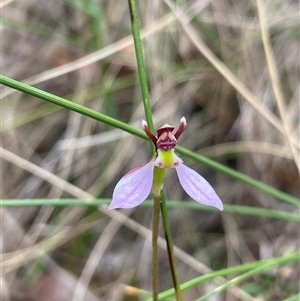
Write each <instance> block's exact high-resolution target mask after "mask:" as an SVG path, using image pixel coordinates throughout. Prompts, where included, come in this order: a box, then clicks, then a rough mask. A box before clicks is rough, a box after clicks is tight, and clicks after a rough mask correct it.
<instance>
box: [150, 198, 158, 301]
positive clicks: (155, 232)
mask: <svg viewBox="0 0 300 301" xmlns="http://www.w3.org/2000/svg"><path fill="white" fill-rule="evenodd" d="M159 203H160V198H159V197H157V196H154V204H153V225H152V296H153V301H157V300H158V282H159V281H158V279H159V277H158V262H159V260H158V245H157V240H158V232H159V209H160V207H159Z"/></svg>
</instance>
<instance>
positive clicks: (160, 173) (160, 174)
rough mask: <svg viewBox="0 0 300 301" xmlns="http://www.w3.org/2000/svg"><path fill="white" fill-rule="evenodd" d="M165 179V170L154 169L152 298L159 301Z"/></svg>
mask: <svg viewBox="0 0 300 301" xmlns="http://www.w3.org/2000/svg"><path fill="white" fill-rule="evenodd" d="M164 177H165V170H164V169H162V168H158V167H154V175H153V187H152V194H153V197H154V208H153V230H152V298H153V301H157V300H158V278H159V273H158V245H157V240H158V232H159V211H160V202H161V199H160V193H161V190H162V186H163V182H164Z"/></svg>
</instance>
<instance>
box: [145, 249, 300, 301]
mask: <svg viewBox="0 0 300 301" xmlns="http://www.w3.org/2000/svg"><path fill="white" fill-rule="evenodd" d="M299 256H300V253H299V252H294V253H291V254H288V255H284V256H280V257H275V258H271V259H265V260H258V261H254V262H250V263H244V264H241V265H236V266H233V267H229V268H225V269H222V270H218V271H213V272H211V273H208V274H205V275H202V276H199V277H197V278H194V279H192V280H190V281H188V282H186V283H183V284H182V285H181V286H180V288H181V291H186V290H188V289H190V288H193V287H195V286H197V285H199V284H201V283H205V282H207V281H210V280H214V279H216V278H218V277H223V276H229V275H231V274H236V273H244V272H248V271H250V270H251V271H253V270H254V269H257V268H259V267H261V266H264V268H265V269H266V267H265V266H266V265H268V268H271V267H273V266H276V265H279V264H287V263H289V262H294V261H299V258H300V257H299ZM174 293H175V291H174V289H173V288H172V289H169V290H166V291H164V292H162V293H160V294H159V295H158V300H165V299H167V298H170V297H171V296H173V295H174ZM145 301H152V300H151V298H148V299H146V300H145Z"/></svg>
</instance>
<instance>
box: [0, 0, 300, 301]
mask: <svg viewBox="0 0 300 301" xmlns="http://www.w3.org/2000/svg"><path fill="white" fill-rule="evenodd" d="M138 2H139V3H138V6H139V17H140V26H141V29H142V35H143V43H144V44H143V45H144V56H145V61H146V67H147V71H148V76H149V89H150V95H151V103H152V108H153V117H154V123H155V125H156V127H157V128H158V127H160V126H162V125H163V124H165V123H169V124H171V125H174V126H175V127H177V126H178V124H179V120H180V118H181V117H182V116H185V117H186V119H187V123H188V127H187V129H186V131H185V132H184V134H183V135H182V136H181V137H180V141H179V144H180V145H181V146H184V147H186V148H188V149H190V150H192V151H195V152H196V153H199V154H202V155H205V156H208V157H210V158H212V159H214V160H216V161H217V162H220V163H222V164H224V165H226V166H228V167H231V168H233V169H235V170H237V171H240V172H242V173H245V174H246V175H249V176H251V177H253V178H255V179H257V180H260V181H262V182H264V183H267V184H269V185H271V186H273V187H275V188H277V189H280V190H282V191H284V192H286V193H289V194H291V195H294V196H299V172H298V169H297V166H296V164H295V163H297V152H298V151H299V149H296V152H295V151H293V147H291V145H293V142H291V141H292V140H294V141H299V50H300V49H299V2H298V1H292V0H291V1H280V0H275V1H267V0H266V1H263V5H264V7H265V12H264V15H263V20H264V22H265V24H266V27H267V30H268V32H269V35H270V39H271V47H272V49H273V52H274V57H275V61H276V65H277V68H278V71H279V73H278V75H279V79H280V88H281V89H282V93H283V98H284V102H285V115H284V118H282V115H281V114H280V110H279V109H278V103H277V101H276V97H275V94H274V90H273V88H272V81H271V77H270V73H269V70H268V65H267V61H266V55H265V51H264V47H263V43H262V33H261V24H260V22H259V18H258V7H257V3H256V2H255V1H230V0H220V1H210V0H201V1H200V0H193V1H177V2H176V4H175V3H173V2H171V3H173V6H174V5H176V7H178V8H179V9H180V10H179V11H178V15H176V16H175V15H174V14H173V13H172V10H171V8H170V6H169V3H170V2H169V1H165V2H164V1H158V0H155V1H138ZM258 2H260V1H258ZM1 19H2V26H1V29H2V33H1V40H2V41H1V57H2V60H1V63H2V67H1V70H2V74H4V75H5V76H8V77H12V78H14V79H17V80H20V81H22V82H25V83H28V84H31V85H34V86H35V87H38V88H40V89H43V90H45V91H47V92H50V93H53V94H55V95H58V96H61V97H64V98H66V99H69V100H71V101H73V102H76V103H80V104H82V105H84V106H87V107H89V108H92V109H94V110H96V111H99V112H101V113H103V114H107V115H109V116H112V117H113V118H116V119H118V120H121V121H123V122H126V123H129V124H131V125H133V126H136V127H139V128H141V120H142V119H144V111H143V105H142V97H141V91H140V88H139V79H138V75H137V67H136V58H135V53H134V47H133V44H132V39H131V37H130V35H131V26H130V17H129V11H128V3H127V1H116V0H110V1H105V0H103V1H100V0H78V1H75V0H57V1H54V0H53V1H47V0H39V1H37V0H23V1H13V0H10V1H4V0H3V1H2V2H1ZM199 45H200V46H199ZM201 45H202V46H201ZM203 45H204V46H206V47H208V49H209V51H210V52H209V53H211V54H212V56H213V59H214V60H215V61H216V62H223V63H224V66H225V67H226V69H225V71H224V73H223V74H220V72H219V71H218V70H217V68H216V65H215V64H212V63H211V62H209V60H208V59H207V55H206V54H204V55H203V52H202V51H200V50H201V49H202V48H203V47H204V46H203ZM201 47H202V48H201ZM232 76H233V77H232ZM232 78H233V79H232ZM242 84H244V86H243V85H242ZM1 88H2V91H1V94H2V96H3V99H2V103H1V107H2V122H1V140H2V147H3V148H4V149H5V150H7V151H9V152H10V153H9V154H14V155H16V156H17V157H10V158H11V160H7V159H6V160H2V198H3V199H21V200H23V199H24V201H25V202H26V199H36V198H37V199H45V202H47V199H48V200H52V199H60V198H62V199H63V198H73V197H75V198H79V199H80V198H84V196H86V195H87V194H90V195H92V196H94V197H96V198H107V199H110V198H111V195H112V190H113V188H114V186H115V184H116V183H117V181H118V180H119V179H120V178H121V177H122V175H124V174H125V173H126V172H127V171H128V170H130V169H132V168H134V167H136V166H138V165H141V164H143V163H144V162H146V161H147V160H149V158H150V156H151V153H150V148H149V143H148V142H147V141H144V140H142V139H140V138H138V137H134V136H132V135H129V134H126V133H123V132H122V131H120V130H117V129H113V128H112V127H110V126H107V125H105V124H102V123H100V122H98V121H95V120H93V119H91V118H88V117H85V116H81V115H80V114H78V113H75V112H71V111H69V110H66V109H63V108H61V107H59V106H55V105H53V104H50V103H47V102H46V101H43V100H41V99H37V98H34V97H32V96H30V95H25V94H22V93H20V92H17V91H14V90H12V89H9V88H6V87H3V86H2V87H1ZM248 92H249V93H250V96H248V97H246V94H247V93H248ZM253 101H254V105H253ZM255 101H256V102H255ZM266 108H267V109H268V110H269V112H271V113H272V114H271V116H273V118H275V119H276V120H278V124H279V125H281V126H283V128H284V125H288V126H289V128H290V132H289V133H288V132H287V131H286V132H284V131H282V130H281V129H280V127H279V126H278V124H277V126H276V124H275V125H274V123H273V124H272V122H270V119H269V118H268V116H267V115H266V114H265V111H266ZM183 159H184V160H185V163H186V164H187V165H189V166H190V167H192V168H193V169H195V170H197V171H198V172H199V173H201V174H202V175H203V176H204V177H205V178H206V179H207V180H208V181H209V182H210V183H211V184H212V186H213V187H214V188H215V190H216V191H217V193H218V194H219V196H220V198H221V199H222V201H223V203H224V204H232V205H247V206H256V207H261V208H269V209H276V210H283V211H289V212H293V211H294V210H295V208H294V206H292V205H288V204H286V203H284V202H282V201H278V200H276V199H275V198H274V197H271V196H269V195H267V194H265V193H263V192H260V191H259V190H257V189H254V188H252V187H250V186H248V185H246V184H243V183H241V182H239V181H237V180H235V179H232V178H230V177H228V176H225V175H223V174H221V173H219V172H216V171H214V170H212V169H210V168H208V167H206V166H204V165H201V164H198V163H194V162H192V161H191V160H189V159H186V158H183ZM298 159H299V157H298ZM10 161H11V162H10ZM30 163H32V164H34V165H30ZM22 164H23V165H22ZM298 164H299V162H298ZM30 166H31V168H32V169H30ZM40 169H43V170H46V171H48V172H49V174H48V176H47V177H48V178H49V179H50V180H52V182H51V184H50V183H49V181H44V180H43V179H42V178H41V177H40V176H39V171H40ZM57 177H59V179H62V180H65V181H67V182H69V183H70V184H71V185H73V186H70V187H71V188H70V189H71V190H72V187H78V188H79V189H80V190H79V192H78V191H77V190H75V189H74V191H73V193H71V192H72V191H71V192H70V191H69V190H66V189H62V187H60V186H58V185H55V180H57V179H58V178H57ZM59 179H58V181H59ZM81 192H82V193H81ZM165 192H166V196H167V198H168V199H169V200H182V201H183V202H188V201H191V200H190V199H189V198H188V196H187V195H186V194H185V193H184V191H183V190H182V188H181V187H180V186H179V185H178V179H177V176H176V174H175V172H174V170H168V172H167V176H166V180H165ZM84 193H86V195H85V194H84ZM114 212H115V211H114ZM121 212H122V213H123V214H125V215H126V216H128V217H129V218H130V219H129V220H133V221H135V223H134V224H130V223H129V222H128V221H129V220H122V221H121V220H120V219H119V220H118V219H117V217H120V216H124V215H118V214H116V218H112V217H113V216H114V213H112V214H110V215H107V214H106V211H105V210H104V209H102V210H98V208H97V207H84V206H83V207H72V206H65V207H63V206H59V207H58V206H42V207H18V208H2V209H1V230H2V231H1V252H2V253H3V255H2V262H3V269H2V272H3V273H2V276H1V278H0V279H1V286H2V292H1V294H2V295H1V300H3V301H50V300H53V301H54V300H55V301H70V300H71V301H82V300H85V301H94V300H95V301H97V300H113V301H118V300H120V301H121V300H126V301H129V300H141V298H140V297H139V296H140V294H142V292H141V291H140V290H139V289H141V290H145V291H151V233H150V232H149V231H147V229H150V230H151V224H152V209H151V208H149V207H139V208H136V209H134V210H124V211H121ZM169 216H170V220H171V226H172V234H173V239H174V244H175V245H176V246H177V247H178V248H179V249H178V252H177V262H178V268H179V273H180V280H181V282H182V283H183V282H186V281H188V280H191V279H193V278H195V277H197V276H199V275H202V274H205V273H207V272H209V271H210V270H218V269H222V268H226V267H230V266H234V265H238V264H243V263H248V262H252V261H255V260H259V259H267V258H272V257H273V256H280V255H282V254H285V252H288V251H293V250H296V249H297V248H298V243H299V227H298V225H297V223H295V222H288V221H285V220H280V219H271V218H263V217H259V216H248V215H243V214H230V213H226V212H225V213H222V214H220V213H219V212H206V211H199V210H188V209H182V208H181V209H175V208H173V209H170V210H169ZM161 230H162V229H161ZM161 236H163V231H161ZM163 245H164V244H163V243H162V246H163ZM178 254H179V255H178ZM159 256H160V273H161V280H160V284H159V286H160V291H163V290H166V289H168V288H170V287H172V277H171V274H170V270H169V264H168V260H167V253H166V251H165V250H164V248H162V247H161V248H160V249H159ZM298 272H299V268H298V267H295V266H285V267H283V268H278V269H276V270H272V271H270V272H269V273H263V274H260V275H257V276H255V277H253V278H251V279H250V280H249V281H246V282H244V283H242V284H240V285H238V286H236V287H234V288H232V289H230V290H229V291H228V292H226V293H223V294H221V295H219V296H216V297H214V298H211V299H210V300H216V301H219V300H220V301H221V300H227V301H238V300H252V301H254V300H272V301H276V300H283V299H284V298H287V297H288V296H290V295H291V294H294V293H297V292H299V285H298V284H299V282H298V280H299V278H298V277H299V273H298ZM231 277H232V276H228V277H227V279H230V278H231ZM220 281H221V280H220ZM218 284H220V283H218V282H211V283H210V284H209V285H199V286H196V287H194V288H192V289H190V290H188V291H187V292H185V293H184V300H185V301H189V300H195V299H196V298H198V297H199V296H201V295H202V294H204V293H207V292H208V291H210V290H211V289H213V288H214V287H216V286H217V285H218ZM170 300H171V299H170Z"/></svg>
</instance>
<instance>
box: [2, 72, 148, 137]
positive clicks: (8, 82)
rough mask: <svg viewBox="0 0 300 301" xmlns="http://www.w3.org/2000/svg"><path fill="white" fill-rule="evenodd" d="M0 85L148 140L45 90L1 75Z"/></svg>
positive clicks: (120, 124) (109, 119)
mask: <svg viewBox="0 0 300 301" xmlns="http://www.w3.org/2000/svg"><path fill="white" fill-rule="evenodd" d="M0 83H1V84H3V85H5V86H8V87H10V88H13V89H16V90H18V91H21V92H24V93H26V94H29V95H32V96H35V97H38V98H40V99H43V100H46V101H48V102H51V103H53V104H55V105H58V106H61V107H63V108H66V109H69V110H72V111H74V112H78V113H80V114H82V115H85V116H88V117H91V118H93V119H95V120H98V121H101V122H103V123H105V124H108V125H111V126H113V127H115V128H119V129H121V130H124V131H126V132H128V133H131V134H133V135H136V136H139V137H141V138H143V139H148V137H147V135H146V134H145V133H144V132H143V131H142V130H139V129H136V128H134V127H132V126H130V125H129V124H127V123H125V122H122V121H119V120H117V119H114V118H112V117H109V116H107V115H105V114H101V113H99V112H97V111H95V110H92V109H90V108H87V107H85V106H83V105H80V104H78V103H75V102H72V101H70V100H67V99H64V98H62V97H59V96H56V95H54V94H51V93H48V92H45V91H43V90H40V89H38V88H35V87H32V86H29V85H27V84H24V83H21V82H19V81H16V80H14V79H11V78H8V77H6V76H3V75H0Z"/></svg>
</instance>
